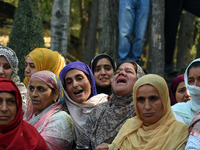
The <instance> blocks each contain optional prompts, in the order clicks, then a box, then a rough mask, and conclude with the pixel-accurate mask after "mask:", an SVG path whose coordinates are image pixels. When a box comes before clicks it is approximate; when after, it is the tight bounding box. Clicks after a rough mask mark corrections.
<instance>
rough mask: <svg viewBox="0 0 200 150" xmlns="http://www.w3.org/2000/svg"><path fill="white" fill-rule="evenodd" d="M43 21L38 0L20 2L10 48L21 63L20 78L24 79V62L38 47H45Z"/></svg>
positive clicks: (9, 44)
mask: <svg viewBox="0 0 200 150" xmlns="http://www.w3.org/2000/svg"><path fill="white" fill-rule="evenodd" d="M42 33H43V32H42V20H41V15H40V7H39V1H38V0H34V1H33V0H19V3H18V8H17V9H16V11H15V15H14V22H13V26H12V31H11V33H10V35H9V43H8V44H7V46H8V47H10V48H12V49H13V50H14V51H15V52H16V54H17V56H18V59H19V60H20V61H19V65H18V67H19V68H20V69H19V76H20V78H21V80H22V79H24V69H25V68H24V60H25V57H26V55H27V54H28V53H29V52H30V51H32V50H33V49H35V48H36V47H44V39H43V34H42Z"/></svg>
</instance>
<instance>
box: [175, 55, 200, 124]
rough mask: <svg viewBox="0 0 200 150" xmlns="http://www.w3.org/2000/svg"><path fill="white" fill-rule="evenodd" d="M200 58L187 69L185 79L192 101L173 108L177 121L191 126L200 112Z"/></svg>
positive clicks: (178, 104)
mask: <svg viewBox="0 0 200 150" xmlns="http://www.w3.org/2000/svg"><path fill="white" fill-rule="evenodd" d="M199 76H200V58H198V59H195V60H194V61H192V62H191V63H190V64H189V65H188V67H187V68H186V71H185V75H184V79H185V85H186V88H187V89H188V91H189V93H190V95H191V100H190V101H188V102H186V103H177V104H175V105H173V106H172V110H173V112H174V115H175V117H176V119H177V120H178V121H180V122H183V123H185V124H187V125H188V126H189V125H190V123H191V121H192V119H193V117H194V115H195V114H196V113H197V112H198V111H199V110H200V78H199Z"/></svg>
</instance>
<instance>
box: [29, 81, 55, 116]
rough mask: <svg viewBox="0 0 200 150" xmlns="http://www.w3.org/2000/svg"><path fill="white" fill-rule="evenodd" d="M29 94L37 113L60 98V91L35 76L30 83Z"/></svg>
mask: <svg viewBox="0 0 200 150" xmlns="http://www.w3.org/2000/svg"><path fill="white" fill-rule="evenodd" d="M29 84H30V85H29V96H30V98H31V101H32V105H33V108H34V109H35V110H36V114H39V113H41V112H42V110H44V109H45V108H47V107H48V106H50V105H51V104H53V103H54V101H56V100H57V98H58V91H54V92H53V91H52V89H51V88H50V87H49V86H48V85H47V84H46V83H45V82H44V81H42V80H41V79H38V78H34V79H32V80H31V81H30V83H29Z"/></svg>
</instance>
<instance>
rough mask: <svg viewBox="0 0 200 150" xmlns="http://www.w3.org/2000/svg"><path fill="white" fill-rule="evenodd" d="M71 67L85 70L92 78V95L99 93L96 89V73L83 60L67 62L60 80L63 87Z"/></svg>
mask: <svg viewBox="0 0 200 150" xmlns="http://www.w3.org/2000/svg"><path fill="white" fill-rule="evenodd" d="M70 69H78V70H80V71H83V72H84V73H85V74H87V75H88V77H89V78H90V79H89V81H90V84H91V87H92V91H91V95H90V97H92V96H94V95H97V90H96V85H95V79H94V75H93V73H92V71H91V69H90V67H89V66H88V65H86V64H85V63H83V62H78V61H76V62H71V63H69V64H67V65H66V66H65V67H64V68H63V69H62V70H61V72H60V75H59V77H60V80H61V82H62V85H63V87H65V86H64V85H65V75H66V74H67V72H68V71H69V70H70Z"/></svg>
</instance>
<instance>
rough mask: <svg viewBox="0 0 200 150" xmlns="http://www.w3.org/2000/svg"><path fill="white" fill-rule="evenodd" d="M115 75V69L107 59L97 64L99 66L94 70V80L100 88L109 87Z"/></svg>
mask: <svg viewBox="0 0 200 150" xmlns="http://www.w3.org/2000/svg"><path fill="white" fill-rule="evenodd" d="M113 74H114V70H113V67H112V65H111V63H110V61H109V60H108V59H107V58H102V59H100V60H99V61H98V62H97V65H96V67H95V69H94V78H95V82H96V84H97V85H98V86H100V87H107V86H109V85H110V84H111V78H112V76H113Z"/></svg>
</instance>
